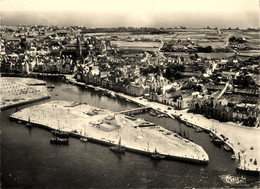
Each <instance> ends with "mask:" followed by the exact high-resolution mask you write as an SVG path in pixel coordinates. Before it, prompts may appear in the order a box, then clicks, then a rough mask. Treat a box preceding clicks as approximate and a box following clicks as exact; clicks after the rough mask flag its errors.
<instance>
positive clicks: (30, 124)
mask: <svg viewBox="0 0 260 189" xmlns="http://www.w3.org/2000/svg"><path fill="white" fill-rule="evenodd" d="M25 125H26V127H28V128H32V126H33V125H32V123H31V121H30V117H29V119H28V122H27V123H26V124H25Z"/></svg>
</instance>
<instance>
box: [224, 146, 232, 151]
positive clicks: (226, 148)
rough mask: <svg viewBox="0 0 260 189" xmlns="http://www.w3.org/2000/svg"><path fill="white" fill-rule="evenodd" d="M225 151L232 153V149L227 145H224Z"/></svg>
mask: <svg viewBox="0 0 260 189" xmlns="http://www.w3.org/2000/svg"><path fill="white" fill-rule="evenodd" d="M224 149H225V150H226V151H228V152H230V151H231V148H230V147H229V146H228V145H227V144H224Z"/></svg>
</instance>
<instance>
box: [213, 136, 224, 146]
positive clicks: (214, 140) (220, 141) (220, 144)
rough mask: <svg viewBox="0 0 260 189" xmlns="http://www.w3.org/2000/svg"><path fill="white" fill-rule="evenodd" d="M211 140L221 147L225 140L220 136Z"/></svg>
mask: <svg viewBox="0 0 260 189" xmlns="http://www.w3.org/2000/svg"><path fill="white" fill-rule="evenodd" d="M211 142H213V144H215V145H216V146H218V147H221V146H222V144H223V141H222V140H221V139H219V138H218V137H214V138H212V139H211Z"/></svg>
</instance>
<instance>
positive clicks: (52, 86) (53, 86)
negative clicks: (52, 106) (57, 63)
mask: <svg viewBox="0 0 260 189" xmlns="http://www.w3.org/2000/svg"><path fill="white" fill-rule="evenodd" d="M47 88H49V89H54V88H55V85H50V86H47Z"/></svg>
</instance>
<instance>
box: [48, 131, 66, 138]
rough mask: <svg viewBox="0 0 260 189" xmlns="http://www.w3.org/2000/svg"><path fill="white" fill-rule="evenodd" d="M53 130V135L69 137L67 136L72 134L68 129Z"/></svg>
mask: <svg viewBox="0 0 260 189" xmlns="http://www.w3.org/2000/svg"><path fill="white" fill-rule="evenodd" d="M51 132H52V134H53V135H55V136H58V137H63V138H67V137H69V136H70V134H69V133H68V132H66V131H60V130H53V131H51Z"/></svg>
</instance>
